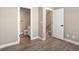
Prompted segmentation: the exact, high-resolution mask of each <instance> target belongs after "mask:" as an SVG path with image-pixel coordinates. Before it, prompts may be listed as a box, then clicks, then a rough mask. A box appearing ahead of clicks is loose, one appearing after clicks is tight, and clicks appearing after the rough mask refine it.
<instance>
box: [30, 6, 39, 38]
mask: <svg viewBox="0 0 79 59" xmlns="http://www.w3.org/2000/svg"><path fill="white" fill-rule="evenodd" d="M31 16H32V17H31V19H32V20H31V30H32V32H31V33H32V38H34V37H37V36H38V18H39V17H38V7H32V14H31Z"/></svg>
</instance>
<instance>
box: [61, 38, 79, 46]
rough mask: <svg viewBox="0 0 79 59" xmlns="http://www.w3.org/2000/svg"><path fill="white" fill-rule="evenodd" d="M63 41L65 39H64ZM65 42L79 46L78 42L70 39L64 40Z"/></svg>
mask: <svg viewBox="0 0 79 59" xmlns="http://www.w3.org/2000/svg"><path fill="white" fill-rule="evenodd" d="M62 40H63V39H62ZM64 41H67V42H70V43H73V44H75V45H79V43H78V42H76V41H73V40H69V39H66V38H65V39H64Z"/></svg>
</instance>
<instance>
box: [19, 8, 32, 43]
mask: <svg viewBox="0 0 79 59" xmlns="http://www.w3.org/2000/svg"><path fill="white" fill-rule="evenodd" d="M30 14H31V10H30V9H29V8H23V7H21V8H20V43H26V42H29V41H30V40H31V15H30Z"/></svg>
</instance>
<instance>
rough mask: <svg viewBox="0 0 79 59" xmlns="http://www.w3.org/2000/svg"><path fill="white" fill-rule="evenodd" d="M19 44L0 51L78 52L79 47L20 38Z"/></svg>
mask: <svg viewBox="0 0 79 59" xmlns="http://www.w3.org/2000/svg"><path fill="white" fill-rule="evenodd" d="M21 40H22V41H21V44H17V45H14V46H11V47H7V48H3V49H1V50H0V51H79V46H77V45H74V44H72V43H69V42H65V41H63V40H59V39H55V38H47V40H40V39H35V40H32V41H31V40H29V39H28V38H26V37H24V38H21Z"/></svg>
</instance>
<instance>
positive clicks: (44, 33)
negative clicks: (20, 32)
mask: <svg viewBox="0 0 79 59" xmlns="http://www.w3.org/2000/svg"><path fill="white" fill-rule="evenodd" d="M46 10H49V11H52V16H53V9H51V8H46V7H45V8H43V39H42V40H46ZM52 19H53V18H52ZM51 22H52V20H51ZM51 24H52V23H51ZM51 27H52V25H51ZM51 30H52V28H51Z"/></svg>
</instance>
